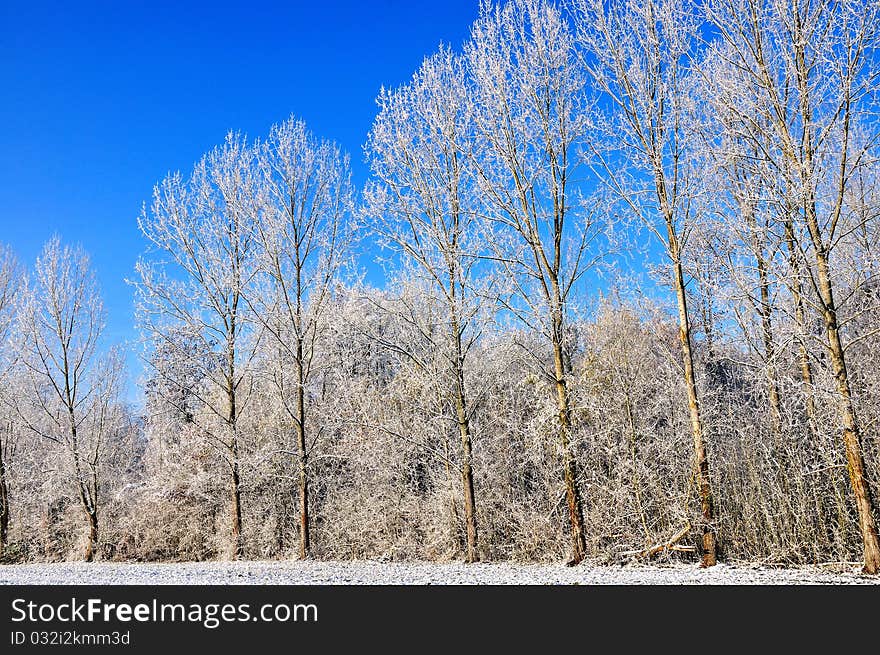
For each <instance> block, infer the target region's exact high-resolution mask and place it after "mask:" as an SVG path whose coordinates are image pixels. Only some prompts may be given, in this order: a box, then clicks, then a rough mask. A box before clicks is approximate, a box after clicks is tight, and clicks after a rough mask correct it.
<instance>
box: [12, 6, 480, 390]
mask: <svg viewBox="0 0 880 655" xmlns="http://www.w3.org/2000/svg"><path fill="white" fill-rule="evenodd" d="M477 4H478V3H477V0H443V1H435V2H430V1H427V0H421V1H420V0H413V1H412V2H406V1H404V0H363V1H361V2H356V1H348V0H324V1H323V2H313V1H310V2H298V1H291V2H281V1H279V2H264V1H262V0H249V1H247V2H183V1H181V2H164V1H157V0H151V1H149V2H135V1H129V0H116V1H114V2H109V1H108V2H88V1H85V0H83V1H81V2H65V1H61V0H59V1H58V2H54V3H48V2H39V1H37V0H29V1H28V0H25V1H22V0H0V126H2V127H0V192H2V193H0V241H2V242H4V243H6V244H8V245H10V246H12V248H13V249H14V250H15V251H16V252H17V253H18V255H19V257H20V259H21V260H22V263H24V264H27V265H30V264H31V263H32V262H33V259H34V258H35V257H36V255H37V254H38V252H39V250H40V248H41V247H42V244H43V243H44V242H45V241H46V240H47V239H48V238H49V237H50V236H51V235H52V234H55V233H58V234H60V235H61V236H62V238H63V239H64V240H65V241H67V242H72V243H80V244H81V245H82V246H83V247H84V248H85V249H86V250H87V251H88V252H89V253H90V254H91V255H92V261H93V264H94V266H95V268H96V270H97V273H98V277H99V279H100V282H101V285H102V288H103V291H104V298H105V303H106V306H107V310H108V329H107V336H108V337H109V338H110V339H111V340H113V341H124V342H129V343H131V342H133V341H134V340H135V338H136V335H135V333H134V329H133V308H132V293H131V288H130V287H129V286H128V285H126V284H125V282H124V279H125V278H126V277H130V276H131V275H132V269H133V266H134V262H135V260H136V259H137V257H138V255H139V254H140V253H141V252H142V251H143V249H144V245H145V244H144V242H143V241H142V239H141V236H140V234H139V232H138V229H137V225H136V218H137V215H138V213H139V212H140V208H141V205H142V203H143V202H144V201H148V200H149V198H150V193H151V189H152V186H153V184H155V183H156V182H157V181H158V180H160V179H161V178H162V177H164V175H165V174H166V173H167V172H168V171H171V170H178V169H179V170H182V171H186V170H188V169H189V168H190V167H191V165H192V164H193V162H195V161H196V160H197V159H198V158H199V157H200V156H201V155H202V153H204V152H205V151H207V150H209V149H210V148H211V147H213V146H214V145H216V144H218V143H220V142H221V140H222V139H223V136H224V134H225V133H226V132H227V131H228V130H230V129H234V130H240V131H242V132H245V133H247V134H248V135H250V136H262V135H263V134H265V133H266V132H267V131H268V128H269V126H270V125H271V124H272V123H274V122H277V121H279V120H282V119H284V118H286V117H287V116H288V115H290V114H291V113H294V114H296V115H297V116H298V117H301V118H303V119H304V120H305V121H306V123H307V124H308V125H309V127H310V128H311V129H312V131H314V132H315V133H316V134H317V135H319V136H322V137H326V138H330V139H334V140H336V141H337V142H338V143H340V144H341V145H342V147H343V148H345V149H346V150H348V151H349V152H350V153H351V154H352V161H353V163H354V168H355V177H356V181H357V182H358V184H360V183H361V182H362V181H363V180H364V179H365V176H366V167H365V165H364V163H363V155H362V151H361V146H362V144H363V142H364V140H365V137H366V134H367V132H368V130H369V128H370V125H371V123H372V120H373V117H374V115H375V97H376V93H377V91H378V89H379V87H380V86H381V85H383V84H384V85H392V86H394V85H397V84H400V83H403V82H405V81H406V80H407V79H408V78H409V77H410V75H411V74H412V72H413V71H414V70H415V69H416V67H417V66H418V65H419V64H420V63H421V61H422V59H423V58H424V57H425V56H426V55H428V54H430V53H431V52H432V51H433V50H434V49H435V48H436V46H437V45H438V44H439V43H440V42H441V41H443V42H447V43H451V44H453V45H454V46H458V45H459V44H460V43H461V42H462V41H463V40H464V39H465V38H466V36H467V33H468V29H469V27H470V24H471V22H472V21H473V20H474V19H475V18H476V15H477V9H478V7H477ZM131 352H132V353H133V352H134V351H133V348H132V349H131ZM129 361H130V362H131V365H132V372H133V373H134V372H136V370H137V369H138V368H139V367H137V366H136V365H135V363H134V357H133V354H132V356H130V358H129ZM129 393H130V394H131V393H132V390H130V392H129ZM130 397H132V396H131V395H130Z"/></svg>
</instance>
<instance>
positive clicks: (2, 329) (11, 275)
mask: <svg viewBox="0 0 880 655" xmlns="http://www.w3.org/2000/svg"><path fill="white" fill-rule="evenodd" d="M21 275H22V272H21V270H19V266H18V262H17V261H16V258H15V255H14V254H13V253H12V251H11V250H10V249H9V248H7V247H6V246H3V245H2V244H0V387H2V389H0V397H2V398H3V399H4V401H6V400H11V399H9V397H8V396H9V394H8V393H7V390H8V385H9V383H10V379H9V378H10V376H11V374H12V371H13V368H14V366H15V363H16V361H17V359H18V357H17V356H16V353H15V351H14V345H15V344H14V341H13V332H14V330H15V318H16V311H17V306H16V304H15V303H16V296H17V294H18V292H19V290H20V284H21ZM4 404H5V403H4ZM13 439H14V435H13V430H12V421H10V420H3V423H2V425H0V557H3V553H4V551H5V549H6V545H7V543H8V537H9V482H8V472H7V468H8V466H9V456H10V455H11V453H12V442H13Z"/></svg>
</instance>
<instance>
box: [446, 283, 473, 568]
mask: <svg viewBox="0 0 880 655" xmlns="http://www.w3.org/2000/svg"><path fill="white" fill-rule="evenodd" d="M449 277H450V290H451V305H450V314H451V318H452V321H451V329H452V344H453V349H454V351H453V355H454V357H455V361H454V367H455V371H454V374H455V389H454V393H455V414H456V420H457V422H458V433H459V437H460V440H461V486H462V490H463V496H464V520H465V530H466V533H467V552H466V553H465V561H466V562H468V563H472V562H476V561H477V560H479V558H480V556H479V553H478V550H477V508H476V500H475V497H474V476H473V470H472V466H471V456H472V449H471V422H470V418H469V417H468V413H467V394H466V391H465V385H464V350H463V348H462V344H461V327H460V325H459V322H458V310H457V307H456V300H455V295H456V294H455V289H456V281H455V280H456V278H455V271H454V269H453V270H451V271H450V275H449Z"/></svg>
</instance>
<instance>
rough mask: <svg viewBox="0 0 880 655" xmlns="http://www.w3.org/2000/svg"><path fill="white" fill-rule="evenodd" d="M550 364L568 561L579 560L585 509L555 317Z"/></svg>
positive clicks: (583, 546)
mask: <svg viewBox="0 0 880 655" xmlns="http://www.w3.org/2000/svg"><path fill="white" fill-rule="evenodd" d="M553 364H554V372H555V374H556V380H555V386H556V406H557V409H558V415H559V446H560V448H561V449H562V466H563V476H564V479H565V498H566V502H567V504H568V517H569V522H570V523H571V559H570V560H569V564H570V565H575V564H579V563H580V562H582V561H583V559H584V557H585V556H586V553H587V542H586V538H585V536H584V513H583V506H582V504H581V494H580V487H579V485H578V468H577V460H576V459H575V457H574V454H573V453H572V452H571V439H570V434H571V407H570V404H569V397H568V387H567V385H566V366H565V357H564V354H563V351H562V321H561V320H560V319H559V318H558V317H557V318H556V319H555V320H554V326H553Z"/></svg>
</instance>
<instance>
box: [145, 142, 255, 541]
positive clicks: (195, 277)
mask: <svg viewBox="0 0 880 655" xmlns="http://www.w3.org/2000/svg"><path fill="white" fill-rule="evenodd" d="M253 157H254V153H253V150H252V148H250V147H249V146H248V145H247V144H246V142H245V140H244V138H243V137H241V136H239V135H235V134H229V135H228V136H227V138H226V141H225V143H224V144H223V145H222V146H220V147H218V148H215V149H214V150H212V151H211V152H210V153H209V154H207V155H206V156H205V157H203V158H202V159H201V160H200V161H199V163H198V164H196V166H195V168H194V170H193V173H192V175H191V176H190V177H189V178H184V177H183V176H181V175H180V173H174V174H171V175H169V176H168V177H166V178H165V179H164V180H163V181H162V182H161V183H159V184H158V185H156V187H155V189H154V192H153V202H152V205H151V206H150V208H149V209H147V208H146V207H145V208H144V210H143V212H142V213H141V216H140V218H139V219H138V225H139V227H140V229H141V232H142V233H143V234H144V236H145V237H146V238H147V239H148V241H149V242H150V244H151V246H153V248H154V250H155V251H156V252H157V253H158V254H157V255H156V256H154V257H153V258H151V259H149V260H148V259H141V260H140V261H139V262H138V264H137V267H136V270H137V272H138V274H139V276H140V279H139V280H137V281H135V282H134V284H135V287H136V290H137V295H138V316H139V323H140V328H141V330H142V332H143V334H144V335H145V337H146V338H147V339H148V341H149V342H150V343H151V344H152V345H153V346H154V347H158V346H162V347H164V348H165V350H166V351H170V352H173V353H175V354H176V356H178V357H180V358H181V359H186V358H190V360H189V361H190V364H191V365H192V366H195V367H198V368H200V369H201V374H202V377H203V379H205V380H207V382H208V383H207V384H206V387H205V389H204V390H203V391H202V392H201V395H200V400H201V403H202V406H203V407H204V409H205V411H204V412H203V413H202V415H201V416H200V417H198V418H199V421H198V426H199V429H200V432H201V434H202V435H203V436H204V438H206V439H207V441H208V443H210V444H211V445H212V447H214V448H215V449H216V451H217V452H219V453H220V455H221V457H222V458H223V460H224V462H225V464H226V467H227V470H228V475H229V494H230V527H231V534H232V542H233V545H232V554H233V557H235V558H240V557H242V556H243V554H244V535H243V534H242V521H241V515H242V509H241V486H242V482H241V448H242V443H241V442H242V435H241V430H240V426H239V422H240V419H241V414H242V412H243V410H244V409H245V406H246V404H247V399H248V397H249V391H250V386H249V385H250V375H249V370H248V366H249V363H250V362H251V360H252V359H253V356H254V349H255V347H256V341H257V335H256V332H257V331H256V330H255V325H254V318H253V315H252V312H251V311H250V309H249V307H248V306H247V303H246V302H245V301H244V296H245V293H246V290H247V288H248V287H249V285H250V284H252V282H253V279H254V276H255V275H256V266H255V259H254V254H255V253H254V243H253V238H254V233H253V220H254V216H255V214H256V207H257V188H258V187H257V184H256V182H255V167H254V162H253ZM181 335H185V336H186V338H187V343H185V344H184V343H180V342H179V341H178V339H179V337H180V336H181ZM192 339H196V340H197V341H198V342H199V343H198V347H196V348H192V347H191V346H192V344H191V343H190V341H191V340H192ZM148 361H153V360H148ZM168 370H169V369H161V370H159V369H157V370H155V373H156V374H158V375H161V374H163V373H167V371H168ZM165 382H166V387H167V388H174V387H175V384H174V383H175V381H174V380H165ZM169 400H170V399H169Z"/></svg>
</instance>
